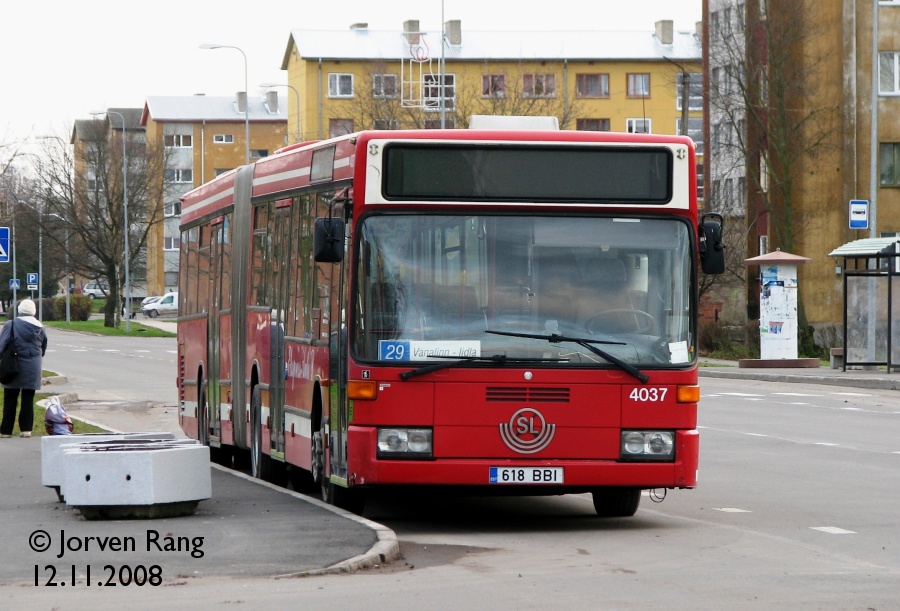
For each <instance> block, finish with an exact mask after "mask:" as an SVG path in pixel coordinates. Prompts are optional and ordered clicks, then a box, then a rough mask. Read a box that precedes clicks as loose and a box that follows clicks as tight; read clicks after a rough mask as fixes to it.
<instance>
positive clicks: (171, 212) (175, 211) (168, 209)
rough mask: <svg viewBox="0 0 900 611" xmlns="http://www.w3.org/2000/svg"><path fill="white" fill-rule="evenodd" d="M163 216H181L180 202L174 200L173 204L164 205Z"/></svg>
mask: <svg viewBox="0 0 900 611" xmlns="http://www.w3.org/2000/svg"><path fill="white" fill-rule="evenodd" d="M163 214H164V215H165V216H179V215H181V200H180V199H179V200H175V201H174V202H169V203H168V204H166V206H165V208H163Z"/></svg>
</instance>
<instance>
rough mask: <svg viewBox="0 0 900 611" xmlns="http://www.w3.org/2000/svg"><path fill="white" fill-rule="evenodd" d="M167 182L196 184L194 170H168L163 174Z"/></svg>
mask: <svg viewBox="0 0 900 611" xmlns="http://www.w3.org/2000/svg"><path fill="white" fill-rule="evenodd" d="M163 180H165V181H166V182H194V171H193V170H166V171H165V172H164V173H163Z"/></svg>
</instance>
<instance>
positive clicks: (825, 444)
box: [813, 441, 839, 446]
mask: <svg viewBox="0 0 900 611" xmlns="http://www.w3.org/2000/svg"><path fill="white" fill-rule="evenodd" d="M813 445H814V446H836V445H839V444H837V443H825V442H824V441H817V442H815V443H813Z"/></svg>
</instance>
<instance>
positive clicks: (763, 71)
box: [703, 0, 900, 329]
mask: <svg viewBox="0 0 900 611" xmlns="http://www.w3.org/2000/svg"><path fill="white" fill-rule="evenodd" d="M703 14H704V24H705V25H706V26H707V33H706V35H705V36H704V38H705V39H706V41H707V43H706V45H707V49H706V53H705V56H706V57H707V58H708V65H709V69H708V73H709V74H708V77H709V86H708V91H709V94H710V95H709V99H710V100H711V108H710V109H709V111H708V112H707V113H706V117H707V118H708V120H709V122H710V128H709V130H708V135H709V138H710V146H709V151H708V155H707V159H708V162H709V163H708V165H709V166H710V170H711V173H710V177H709V185H710V193H709V199H708V202H707V203H708V204H709V206H710V208H711V209H714V210H721V209H728V208H729V207H731V206H735V207H736V209H739V211H740V213H741V216H743V215H744V213H745V212H746V222H747V233H748V240H747V248H746V251H747V252H746V256H747V257H754V256H757V255H760V254H765V253H766V252H772V251H775V249H776V248H782V250H786V248H785V245H784V243H783V241H782V240H781V239H780V237H779V236H780V234H779V231H777V230H776V228H775V227H774V222H773V220H772V219H773V216H775V215H777V214H779V213H783V212H784V209H785V206H786V204H785V199H786V198H785V197H784V196H783V195H782V194H781V193H778V191H777V189H776V188H775V184H776V181H778V180H783V177H784V175H785V171H784V168H783V167H781V168H779V167H776V165H775V163H774V162H773V160H774V159H775V158H776V155H777V154H776V152H775V150H774V146H775V145H776V143H775V140H776V138H775V137H773V136H776V134H775V133H774V132H771V131H770V132H769V133H768V134H766V133H764V132H761V131H760V128H759V127H756V128H754V126H753V125H754V121H753V120H751V119H750V118H749V116H750V115H751V113H750V112H748V111H746V109H741V108H737V106H734V107H731V108H728V109H727V112H725V113H723V112H721V110H718V109H717V108H716V107H717V104H716V103H715V102H716V99H717V96H718V98H720V99H721V98H722V97H724V96H727V95H728V94H729V93H734V91H735V90H736V89H738V88H743V85H741V83H740V82H738V81H741V80H742V79H743V83H745V84H746V88H743V92H744V93H747V94H748V96H744V97H749V98H750V99H752V100H754V103H755V104H757V105H758V106H759V108H760V109H762V112H758V111H754V112H755V114H757V115H760V114H761V115H763V116H766V115H768V118H769V120H770V122H771V121H774V117H775V116H776V114H777V113H778V112H779V110H778V108H777V106H778V105H779V104H780V103H781V101H783V102H784V104H783V106H784V107H785V108H788V109H789V113H785V114H784V116H787V117H793V121H794V122H796V123H797V124H798V125H799V124H800V119H801V118H802V119H804V120H805V121H806V125H804V126H803V128H802V129H795V130H794V131H793V132H792V135H793V136H794V138H793V141H791V142H788V145H789V147H788V148H787V150H788V152H789V153H790V154H794V155H795V157H794V166H793V167H792V168H791V172H790V183H789V184H790V209H789V213H786V214H785V216H786V217H787V218H791V219H792V220H793V224H794V227H793V236H792V238H793V246H792V247H791V248H790V250H791V252H792V253H793V254H796V255H801V256H804V257H808V258H809V259H810V262H809V264H807V265H803V266H801V267H800V269H799V270H798V271H799V274H798V284H799V289H798V290H799V298H800V300H801V302H802V305H803V308H804V312H805V314H806V317H807V320H808V321H809V322H810V323H811V324H812V325H813V326H815V327H817V328H820V329H821V328H825V327H829V326H834V325H840V323H841V321H842V319H843V308H844V295H843V278H842V273H843V270H842V269H841V266H842V263H843V261H842V260H840V259H833V258H831V257H829V256H828V254H829V253H830V252H832V251H833V250H835V249H836V248H838V247H840V246H842V245H844V244H847V243H849V242H853V241H856V240H861V239H869V238H891V239H893V238H896V239H897V240H900V1H898V0H877V1H876V2H872V1H871V0H870V1H867V2H862V1H859V0H704V13H703ZM876 26H877V27H876ZM876 31H877V33H878V34H877V39H876V38H874V36H873V34H874V32H876ZM751 33H752V34H753V35H752V36H751V35H750V34H751ZM745 34H746V35H745ZM745 39H746V40H745ZM747 41H750V42H747ZM873 42H874V45H873ZM753 45H755V47H754V46H753ZM873 67H876V72H875V74H874V76H875V82H874V91H873ZM782 75H790V76H789V77H787V78H785V77H784V76H782ZM785 81H787V82H785ZM762 83H765V86H764V87H760V88H757V86H758V85H760V84H762ZM873 93H874V95H873ZM779 96H780V97H779ZM740 97H741V96H740V95H739V96H738V98H740ZM738 103H739V104H744V101H743V100H740V99H739V100H738ZM873 104H874V105H873ZM718 106H719V107H721V105H718ZM873 111H874V112H873ZM735 117H737V118H738V119H737V120H736V119H735ZM744 117H748V119H747V120H746V121H744V120H743V118H744ZM718 127H722V128H725V127H727V128H728V129H727V130H725V129H723V130H721V131H722V132H723V133H724V132H730V131H732V130H734V129H738V130H739V131H740V134H738V135H736V136H735V139H736V141H738V140H737V139H738V138H739V139H740V141H741V142H747V143H748V145H747V147H746V148H744V149H743V150H741V151H740V154H741V155H745V159H743V160H741V161H740V163H738V160H736V159H728V158H727V157H726V156H727V155H728V151H727V150H726V148H725V147H723V146H718V145H717V140H721V139H720V138H717V137H716V133H717V131H719V130H718ZM732 152H733V151H732ZM873 153H874V155H875V156H874V158H873ZM766 159H768V160H769V161H768V165H767V163H766V161H765V160H766ZM761 168H762V169H761ZM758 177H762V178H764V180H759V179H758ZM732 182H733V184H734V186H735V188H734V189H731V188H728V189H726V188H724V186H725V185H726V184H730V183H732ZM738 185H739V187H738ZM850 200H865V201H868V202H869V203H870V218H869V221H870V223H869V227H868V228H866V229H851V228H850V222H849V220H850V215H849V208H850V206H849V202H850ZM764 202H768V204H764ZM766 205H768V206H770V207H771V208H770V209H771V210H773V211H774V214H767V213H765V206H766ZM873 213H877V214H873ZM781 235H783V234H781ZM735 246H736V247H737V248H740V247H741V245H735ZM755 275H756V268H751V269H750V273H749V274H748V276H749V278H748V286H747V295H746V299H747V303H748V305H749V307H748V312H747V314H748V316H749V318H751V319H753V318H755V317H756V316H758V308H756V307H754V301H755V302H756V304H758V301H759V286H758V282H757V280H756V278H755V277H754V276H755ZM895 299H896V297H895ZM895 307H898V306H895Z"/></svg>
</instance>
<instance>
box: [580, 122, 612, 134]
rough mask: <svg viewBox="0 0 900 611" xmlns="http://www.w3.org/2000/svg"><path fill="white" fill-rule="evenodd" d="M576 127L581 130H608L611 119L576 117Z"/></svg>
mask: <svg viewBox="0 0 900 611" xmlns="http://www.w3.org/2000/svg"><path fill="white" fill-rule="evenodd" d="M575 129H576V130H578V131H580V132H608V131H609V119H576V120H575Z"/></svg>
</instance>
